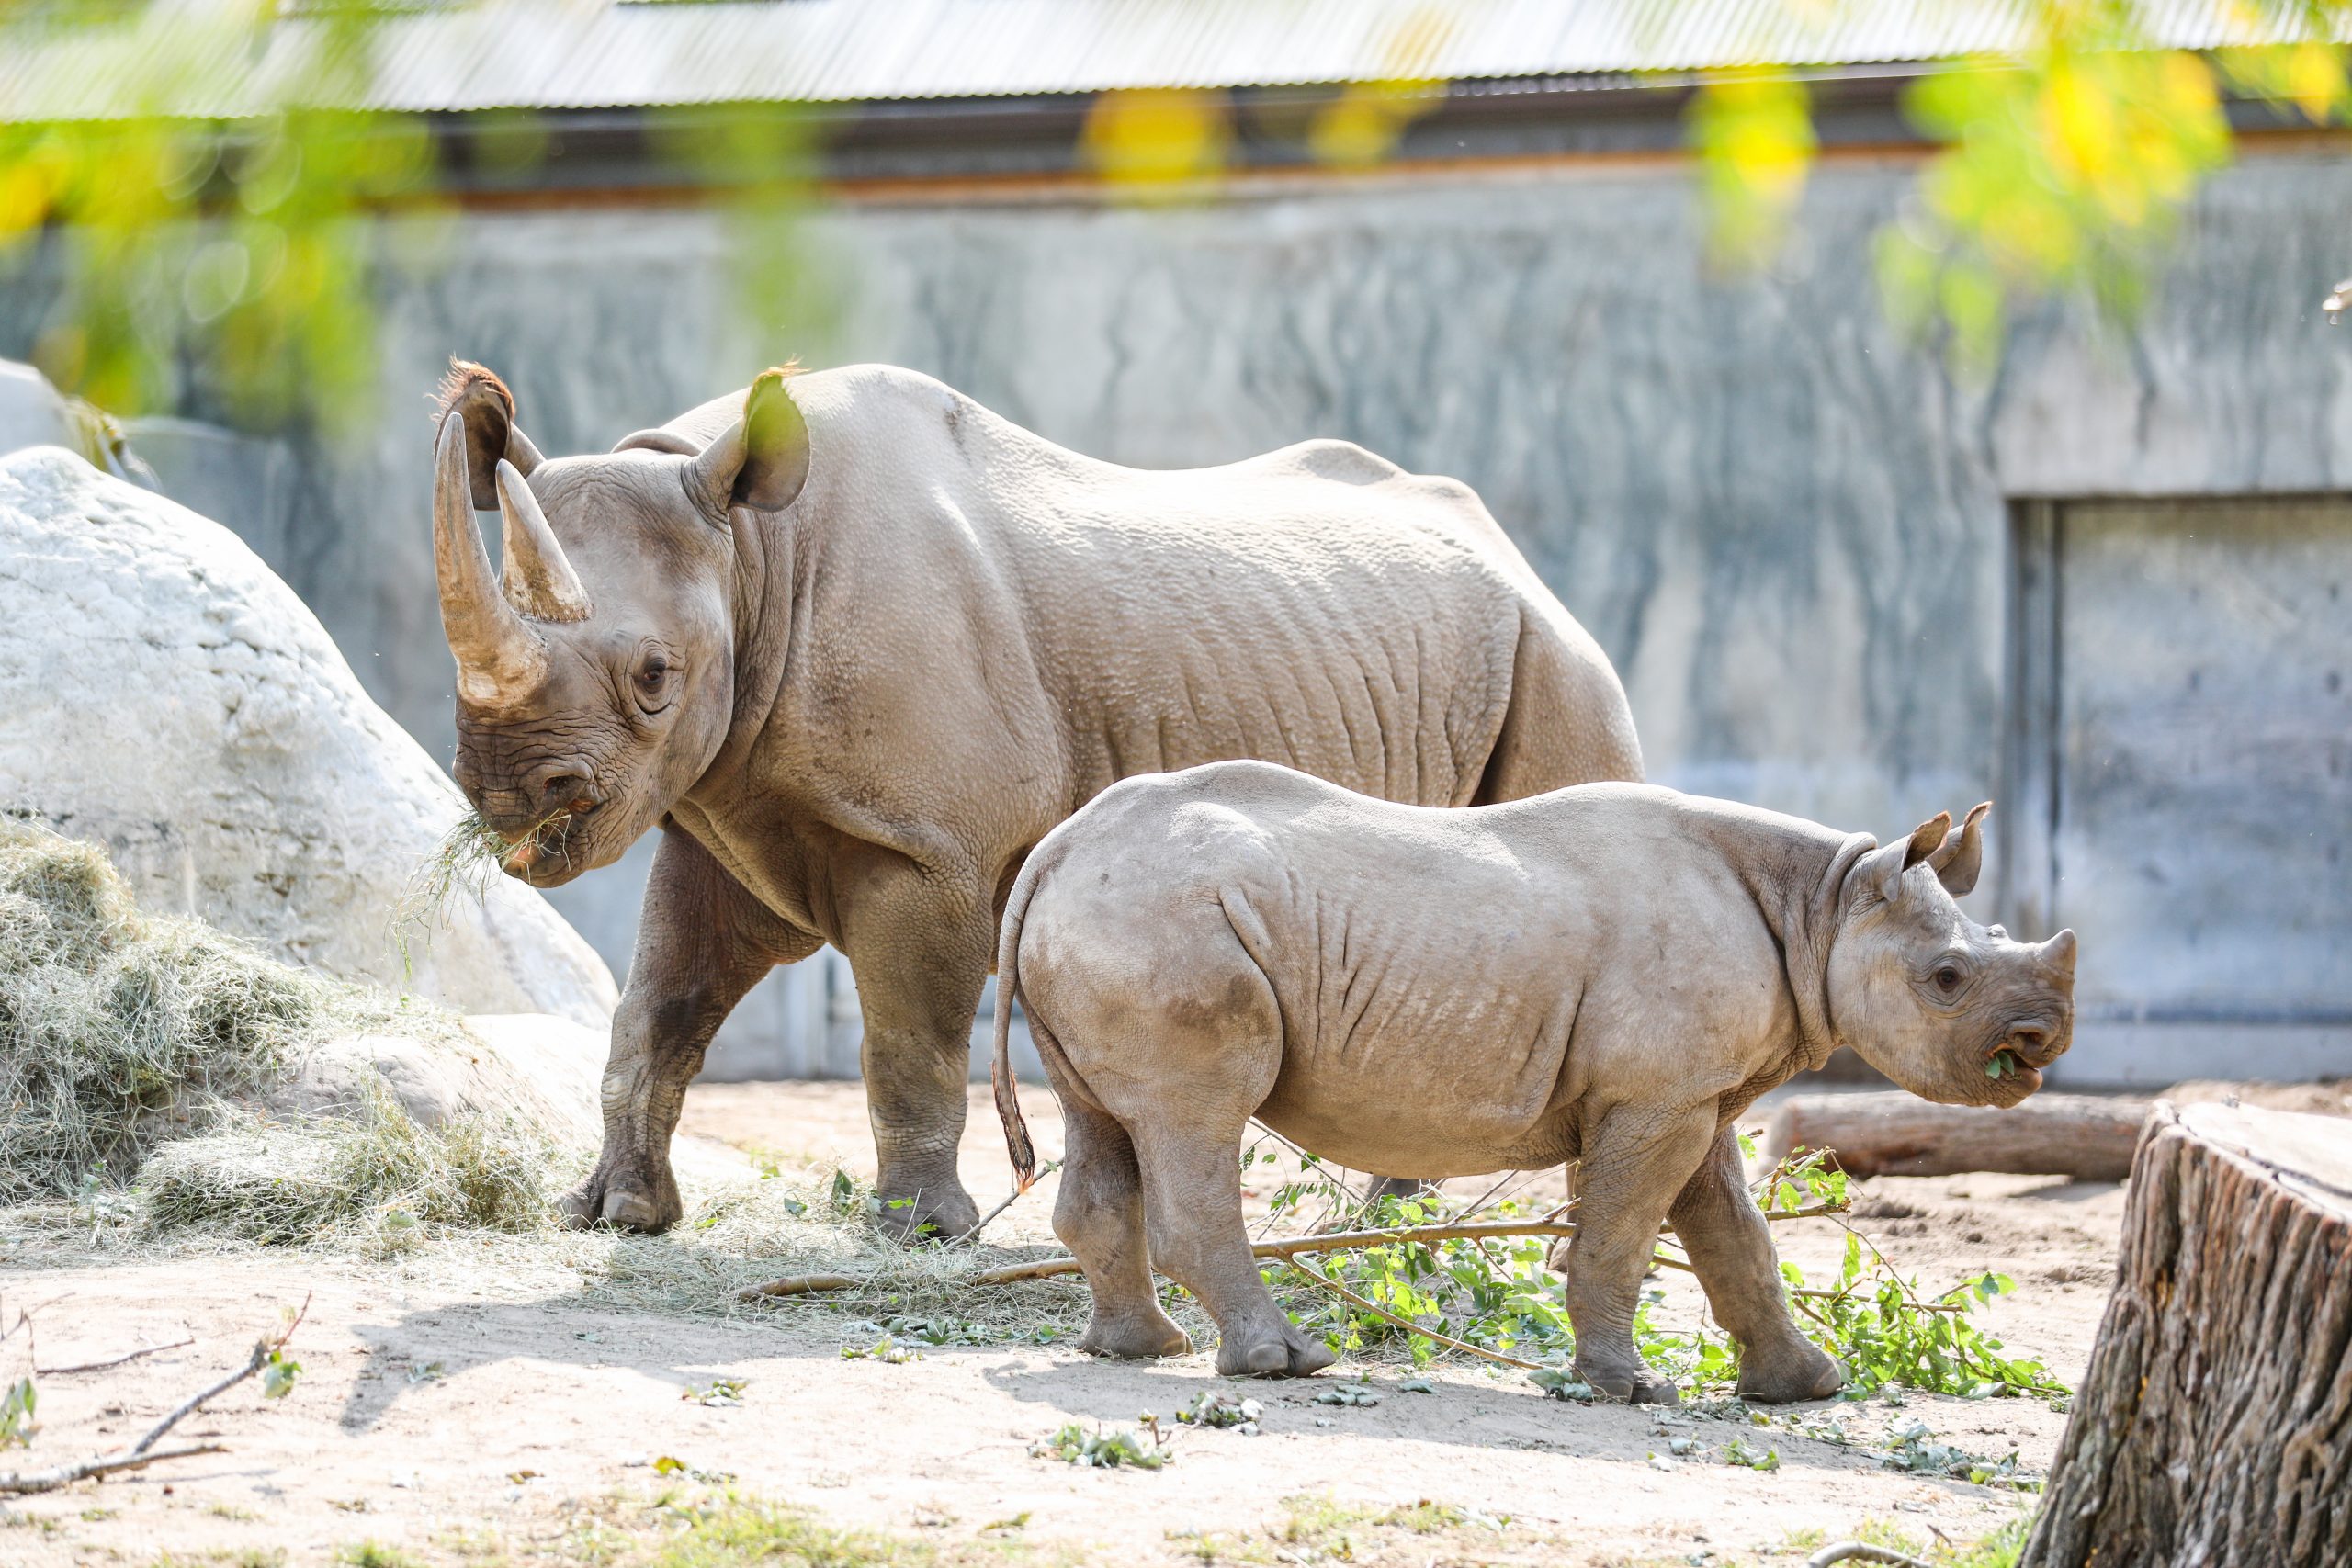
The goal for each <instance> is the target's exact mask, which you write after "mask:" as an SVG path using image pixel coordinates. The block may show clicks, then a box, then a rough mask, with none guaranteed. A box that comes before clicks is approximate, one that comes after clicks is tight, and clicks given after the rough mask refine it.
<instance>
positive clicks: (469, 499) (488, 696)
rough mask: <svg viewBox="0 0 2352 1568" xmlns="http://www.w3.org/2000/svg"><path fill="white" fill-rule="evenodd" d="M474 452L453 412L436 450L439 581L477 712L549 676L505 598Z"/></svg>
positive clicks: (534, 640)
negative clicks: (480, 524) (477, 521)
mask: <svg viewBox="0 0 2352 1568" xmlns="http://www.w3.org/2000/svg"><path fill="white" fill-rule="evenodd" d="M467 445H468V437H467V432H466V424H465V420H464V417H463V416H462V414H461V413H460V412H458V410H456V409H451V410H450V411H449V412H447V413H446V414H444V415H443V416H442V419H441V433H440V435H439V437H438V438H437V439H436V440H435V442H434V445H433V565H434V574H435V577H436V578H437V579H438V580H439V582H440V588H441V626H442V629H443V630H444V631H446V632H447V633H448V636H449V651H450V652H451V653H452V654H454V655H456V656H457V660H458V694H460V695H462V696H463V697H464V698H465V699H466V700H467V701H468V702H469V703H473V704H475V705H480V706H483V707H498V706H504V705H511V704H513V703H515V702H517V701H519V700H521V699H522V698H523V697H524V696H526V695H527V694H529V693H530V692H531V691H533V690H534V689H536V688H537V685H538V683H539V682H540V680H541V678H542V677H543V676H544V675H545V674H546V672H547V661H548V659H547V649H546V648H545V647H544V646H542V645H541V643H540V641H539V638H538V635H537V633H535V632H533V631H532V630H531V628H530V626H528V625H527V624H526V622H525V621H524V619H523V617H522V616H521V615H519V614H517V613H516V612H515V607H514V606H513V605H512V604H508V603H507V602H506V600H505V599H504V598H503V596H502V595H501V594H500V592H499V590H498V580H497V578H496V577H495V576H493V575H492V572H491V570H490V555H489V553H488V552H487V551H486V550H484V549H483V548H482V543H481V531H480V530H479V529H477V528H476V527H475V526H474V507H473V483H472V479H471V477H470V475H469V473H468V471H467V461H466V448H467ZM567 570H568V569H567Z"/></svg>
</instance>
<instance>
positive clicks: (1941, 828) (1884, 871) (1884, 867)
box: [1849, 811, 1951, 904]
mask: <svg viewBox="0 0 2352 1568" xmlns="http://www.w3.org/2000/svg"><path fill="white" fill-rule="evenodd" d="M1950 833H1951V812H1949V811H1939V812H1937V813H1936V814H1935V815H1934V816H1933V817H1930V818H1928V819H1927V820H1926V821H1925V822H1922V823H1920V824H1919V826H1918V827H1917V828H1916V829H1913V830H1912V833H1911V836H1910V837H1909V838H1907V839H1904V840H1899V841H1897V842H1895V843H1892V844H1883V845H1881V846H1880V847H1879V848H1877V849H1874V850H1872V851H1871V852H1870V853H1868V854H1866V855H1864V856H1863V857H1862V858H1861V859H1860V860H1859V861H1857V862H1855V863H1854V869H1853V870H1852V872H1850V873H1849V875H1852V876H1857V877H1860V879H1861V885H1862V886H1865V887H1868V888H1870V889H1871V891H1872V892H1874V893H1876V894H1877V895H1878V896H1879V897H1881V898H1883V899H1884V900H1885V901H1886V902H1887V903H1890V904H1892V903H1894V901H1895V899H1897V898H1899V897H1902V895H1903V874H1904V873H1905V872H1906V871H1909V870H1910V869H1911V868H1912V867H1913V866H1915V865H1917V864H1918V863H1920V862H1921V861H1923V860H1926V859H1927V858H1928V856H1929V855H1932V854H1934V853H1935V852H1936V851H1937V850H1939V848H1941V847H1942V845H1943V841H1944V839H1945V837H1946V835H1948V834H1950Z"/></svg>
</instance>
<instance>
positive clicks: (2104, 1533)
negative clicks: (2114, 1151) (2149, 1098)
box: [2020, 1100, 2352, 1568]
mask: <svg viewBox="0 0 2352 1568" xmlns="http://www.w3.org/2000/svg"><path fill="white" fill-rule="evenodd" d="M2020 1562H2021V1563H2022V1564H2023V1568H2087V1565H2089V1564H2093V1563H2096V1564H2098V1565H2099V1568H2123V1565H2124V1564H2140V1563H2146V1564H2187V1563H2194V1564H2197V1565H2199V1568H2342V1565H2343V1564H2346V1563H2352V1125H2347V1124H2346V1122H2343V1121H2342V1120H2340V1119H2337V1118H2335V1117H2324V1116H2303V1115H2296V1114H2293V1113H2291V1112H2288V1111H2262V1110H2257V1109H2256V1108H2254V1107H2252V1106H2244V1107H2235V1108H2233V1107H2227V1106H2221V1105H2193V1106H2190V1107H2188V1109H2186V1110H2176V1109H2175V1108H2174V1107H2173V1105H2172V1104H2171V1103H2170V1102H2169V1101H2163V1100H2160V1101H2158V1102H2157V1104H2156V1107H2155V1110H2154V1113H2153V1114H2152V1115H2151V1116H2150V1117H2149V1120H2148V1127H2147V1133H2146V1135H2145V1136H2144V1137H2143V1139H2142V1141H2141V1145H2140V1152H2139V1156H2138V1158H2137V1160H2136V1161H2135V1162H2134V1164H2133V1166H2132V1170H2131V1199H2130V1202H2129V1206H2128V1208H2127V1210H2126V1212H2125V1215H2124V1222H2123V1246H2122V1254H2121V1257H2120V1258H2119V1259H2118V1263H2117V1273H2116V1281H2115V1294H2114V1295H2113V1296H2112V1297H2111V1298H2109V1302H2108V1306H2107V1316H2106V1317H2105V1319H2104V1320H2102V1321H2101V1323H2100V1325H2099V1331H2098V1342H2097V1344H2096V1345H2095V1346H2094V1347H2093V1348H2092V1350H2091V1363H2090V1370H2089V1371H2087V1372H2086V1374H2085V1375H2084V1380H2083V1386H2082V1391H2081V1392H2080V1393H2077V1394H2076V1395H2075V1405H2074V1413H2073V1416H2071V1417H2070V1418H2069V1420H2068V1421H2067V1423H2066V1432H2065V1436H2064V1438H2061V1439H2060V1441H2059V1446H2058V1459H2057V1462H2056V1463H2055V1464H2054V1465H2052V1468H2051V1472H2050V1483H2049V1487H2048V1490H2047V1492H2046V1493H2045V1494H2044V1497H2043V1502H2042V1508H2041V1517H2040V1519H2039V1520H2038V1521H2037V1522H2036V1524H2035V1526H2034V1530H2033V1535H2032V1538H2031V1539H2030V1540H2029V1541H2028V1542H2027V1544H2026V1551H2025V1554H2024V1556H2023V1558H2022V1559H2021V1560H2020Z"/></svg>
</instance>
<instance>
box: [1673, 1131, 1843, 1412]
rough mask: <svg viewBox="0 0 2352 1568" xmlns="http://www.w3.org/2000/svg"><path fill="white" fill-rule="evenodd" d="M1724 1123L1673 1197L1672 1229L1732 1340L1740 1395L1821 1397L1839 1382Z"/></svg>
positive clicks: (1783, 1399) (1794, 1399)
mask: <svg viewBox="0 0 2352 1568" xmlns="http://www.w3.org/2000/svg"><path fill="white" fill-rule="evenodd" d="M1743 1174H1744V1173H1743V1172H1742V1170H1741V1168H1740V1163H1739V1145H1738V1143H1737V1141H1736V1138H1735V1136H1734V1134H1733V1133H1732V1131H1731V1129H1730V1128H1728V1127H1726V1128H1724V1130H1723V1131H1722V1132H1720V1133H1718V1134H1716V1135H1715V1142H1714V1145H1713V1147H1711V1148H1710V1149H1709V1150H1708V1151H1707V1158H1706V1160H1705V1162H1704V1163H1703V1164H1702V1165H1701V1166H1700V1167H1699V1170H1698V1173H1697V1174H1696V1175H1694V1176H1692V1177H1691V1179H1690V1181H1689V1183H1688V1184H1687V1185H1685V1186H1684V1188H1683V1189H1682V1191H1681V1194H1680V1195H1679V1197H1677V1198H1676V1199H1675V1201H1674V1208H1673V1211H1672V1213H1671V1214H1670V1215H1669V1218H1670V1219H1671V1221H1672V1223H1673V1225H1674V1233H1675V1235H1677V1236H1679V1238H1680V1239H1681V1241H1682V1245H1683V1247H1684V1249H1685V1250H1686V1251H1688V1252H1689V1253H1690V1255H1691V1268H1693V1269H1696V1270H1697V1271H1698V1274H1699V1284H1700V1286H1701V1287H1702V1289H1703V1290H1705V1292H1707V1306H1708V1309H1709V1310H1710V1311H1711V1312H1712V1313H1713V1314H1714V1319H1715V1321H1716V1322H1717V1323H1719V1324H1722V1325H1724V1330H1725V1331H1726V1332H1727V1333H1729V1334H1730V1335H1731V1337H1732V1338H1733V1339H1734V1340H1735V1341H1736V1342H1737V1344H1738V1346H1739V1396H1740V1397H1741V1398H1742V1399H1747V1400H1752V1401H1754V1402H1755V1403H1757V1404H1796V1403H1798V1402H1799V1401H1802V1400H1807V1399H1826V1398H1828V1397H1829V1396H1830V1395H1831V1394H1833V1393H1837V1392H1838V1389H1839V1388H1840V1387H1841V1386H1842V1385H1843V1384H1844V1382H1845V1374H1844V1373H1843V1372H1842V1371H1839V1369H1838V1363H1837V1362H1836V1361H1835V1360H1833V1359H1830V1357H1829V1356H1828V1355H1827V1354H1826V1353H1825V1352H1824V1351H1823V1350H1822V1349H1821V1348H1820V1347H1818V1346H1816V1345H1815V1344H1814V1343H1813V1342H1812V1341H1811V1340H1809V1339H1807V1338H1806V1337H1804V1335H1803V1334H1800V1333H1799V1332H1797V1326H1796V1324H1795V1322H1794V1321H1793V1320H1792V1319H1791V1318H1790V1316H1789V1309H1788V1305H1787V1301H1786V1298H1785V1297H1783V1296H1782V1294H1781V1268H1780V1259H1779V1258H1778V1256H1777V1255H1776V1254H1775V1252H1774V1251H1773V1247H1772V1235H1771V1227H1770V1225H1768V1224H1765V1223H1764V1216H1763V1214H1762V1213H1759V1212H1758V1209H1757V1207H1756V1203H1755V1201H1754V1200H1753V1199H1751V1198H1749V1197H1748V1195H1747V1183H1746V1182H1745V1181H1744V1180H1743V1179H1742V1176H1743Z"/></svg>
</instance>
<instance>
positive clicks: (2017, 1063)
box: [1985, 1045, 2025, 1078]
mask: <svg viewBox="0 0 2352 1568" xmlns="http://www.w3.org/2000/svg"><path fill="white" fill-rule="evenodd" d="M2023 1071H2025V1063H2024V1062H2023V1061H2022V1060H2020V1059H2019V1058H2018V1054H2017V1053H2016V1052H2015V1051H2012V1050H2010V1049H2009V1048H2008V1047H2007V1046H2006V1045H2004V1046H2002V1047H2001V1048H2000V1049H1999V1050H1997V1051H1996V1052H1994V1053H1993V1055H1991V1056H1990V1057H1989V1058H1987V1059H1986V1061H1985V1077H1988V1078H2006V1077H2011V1076H2012V1075H2014V1074H2017V1073H2021V1072H2023Z"/></svg>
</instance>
